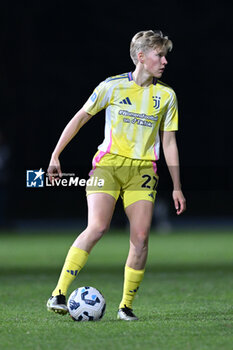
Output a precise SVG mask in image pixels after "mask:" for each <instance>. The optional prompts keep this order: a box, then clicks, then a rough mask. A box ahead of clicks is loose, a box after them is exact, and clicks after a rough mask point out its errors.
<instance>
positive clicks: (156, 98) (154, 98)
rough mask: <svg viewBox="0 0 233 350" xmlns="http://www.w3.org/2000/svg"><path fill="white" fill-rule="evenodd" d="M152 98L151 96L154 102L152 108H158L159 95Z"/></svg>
mask: <svg viewBox="0 0 233 350" xmlns="http://www.w3.org/2000/svg"><path fill="white" fill-rule="evenodd" d="M152 98H153V101H154V103H155V104H154V108H155V109H159V107H160V100H161V97H159V96H152Z"/></svg>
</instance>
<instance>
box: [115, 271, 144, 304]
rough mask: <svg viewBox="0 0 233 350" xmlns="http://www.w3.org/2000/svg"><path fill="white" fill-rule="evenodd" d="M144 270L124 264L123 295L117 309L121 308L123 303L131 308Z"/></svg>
mask: <svg viewBox="0 0 233 350" xmlns="http://www.w3.org/2000/svg"><path fill="white" fill-rule="evenodd" d="M144 272H145V270H134V269H132V268H131V267H129V266H127V265H125V278H124V287H123V296H122V300H121V303H120V306H119V309H121V308H123V307H124V306H125V305H126V306H127V307H129V308H130V309H132V302H133V299H134V297H135V294H136V293H137V291H138V288H139V285H140V283H141V281H142V279H143V276H144Z"/></svg>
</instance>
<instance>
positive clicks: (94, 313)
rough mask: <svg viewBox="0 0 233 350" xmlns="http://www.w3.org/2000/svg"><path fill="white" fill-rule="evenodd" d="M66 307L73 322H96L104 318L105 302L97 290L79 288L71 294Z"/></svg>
mask: <svg viewBox="0 0 233 350" xmlns="http://www.w3.org/2000/svg"><path fill="white" fill-rule="evenodd" d="M67 306H68V310H69V313H70V316H71V317H72V319H73V320H74V321H98V320H101V318H102V317H103V316H104V312H105V308H106V302H105V299H104V297H103V295H102V294H101V293H100V291H99V290H98V289H96V288H93V287H80V288H77V289H75V290H74V291H73V292H72V293H71V295H70V297H69V299H68V302H67Z"/></svg>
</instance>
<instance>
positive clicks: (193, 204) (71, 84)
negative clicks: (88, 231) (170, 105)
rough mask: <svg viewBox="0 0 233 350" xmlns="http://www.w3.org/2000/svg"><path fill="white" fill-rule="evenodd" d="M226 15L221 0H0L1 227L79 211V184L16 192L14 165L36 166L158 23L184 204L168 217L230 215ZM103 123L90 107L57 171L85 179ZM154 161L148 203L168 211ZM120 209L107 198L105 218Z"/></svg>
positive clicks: (82, 211)
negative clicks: (174, 110) (164, 41)
mask: <svg viewBox="0 0 233 350" xmlns="http://www.w3.org/2000/svg"><path fill="white" fill-rule="evenodd" d="M231 14H232V5H231V3H230V2H229V1H225V2H224V1H221V2H220V1H219V2H214V1H201V2H187V1H168V2H167V1H166V2H165V1H164V2H161V1H143V2H138V3H135V2H134V1H132V2H113V3H110V2H78V1H53V0H51V1H30V2H16V1H8V2H2V3H1V12H0V19H1V21H0V22H1V24H0V26H1V31H0V35H1V56H0V72H1V81H0V87H1V124H0V131H1V133H2V135H3V137H4V144H5V145H7V147H8V149H9V150H10V158H9V161H8V165H7V166H6V167H5V170H4V171H5V173H6V174H7V176H6V178H7V181H5V180H4V181H2V184H1V191H2V192H1V195H2V198H5V199H4V201H3V200H2V204H1V205H2V213H3V211H4V214H2V216H4V218H7V222H8V224H9V223H11V225H16V226H17V222H19V221H27V220H43V219H72V218H76V219H79V218H86V201H85V193H84V190H83V189H79V188H43V189H34V188H33V189H31V188H26V170H27V169H40V168H42V169H43V170H46V169H47V166H48V163H49V159H50V155H51V152H52V151H53V148H54V146H55V144H56V142H57V140H58V138H59V136H60V134H61V132H62V130H63V128H64V127H65V125H66V124H67V122H68V121H69V120H70V119H71V117H72V116H73V115H74V114H75V113H76V112H77V111H78V109H79V108H81V107H82V105H83V104H84V102H85V101H86V100H87V98H88V97H89V95H90V94H91V93H92V90H93V89H94V88H95V86H96V85H98V84H99V82H100V81H102V80H104V79H105V78H106V77H108V76H111V75H115V74H119V73H124V72H128V71H130V70H133V69H134V66H133V63H132V62H131V59H130V56H129V44H130V41H131V38H132V36H133V35H134V34H135V33H137V32H138V31H140V30H147V29H161V30H162V31H163V32H164V33H165V34H168V35H169V37H170V38H171V40H172V41H173V44H174V48H173V51H172V52H171V53H169V55H168V66H167V69H166V71H165V73H164V75H163V77H162V81H164V82H166V83H167V84H169V85H170V86H172V87H173V88H174V90H175V91H176V94H177V97H178V102H179V116H180V119H179V132H178V134H177V140H178V145H179V152H180V160H181V165H182V166H181V177H182V184H183V191H184V193H185V196H186V197H187V206H188V210H187V212H186V214H184V216H183V219H181V218H180V219H181V220H192V221H190V222H194V221H195V220H199V219H200V218H207V219H208V220H212V219H216V218H217V219H221V220H222V219H227V218H230V217H232V216H233V215H232V214H233V185H232V178H233V167H232V159H233V157H232V136H231V135H232V126H233V122H232V119H233V117H232V89H231V85H232V84H231V83H232V79H231V75H230V72H231V70H232V58H231V50H232V47H231V42H232V30H231V27H232V19H231ZM103 128H104V112H101V113H99V114H98V115H96V116H95V117H94V118H93V119H92V120H91V121H89V123H88V124H87V125H85V126H84V127H83V129H82V130H81V131H80V133H79V134H78V135H77V136H76V138H75V139H73V140H72V141H71V143H70V144H69V145H68V146H67V148H66V149H65V151H64V152H63V153H62V155H61V157H60V160H61V165H62V170H63V172H75V173H76V174H77V175H78V176H80V177H82V176H83V177H84V178H87V172H88V170H89V169H90V167H91V159H92V157H93V155H94V153H95V152H96V149H97V146H98V145H99V144H100V143H101V142H102V139H103ZM2 143H3V142H2ZM158 167H159V174H160V185H159V186H160V187H159V195H158V203H159V199H160V198H161V199H162V200H163V201H165V203H167V205H168V210H169V215H170V216H171V218H174V217H175V214H174V210H173V203H172V200H171V198H170V196H171V190H172V186H171V180H170V178H169V175H168V172H167V170H166V167H165V165H164V162H163V157H161V161H160V162H159V165H158ZM3 188H4V190H3ZM122 213H123V211H122V207H121V205H119V204H118V207H117V211H116V214H115V215H116V218H117V219H115V222H120V218H121V216H122Z"/></svg>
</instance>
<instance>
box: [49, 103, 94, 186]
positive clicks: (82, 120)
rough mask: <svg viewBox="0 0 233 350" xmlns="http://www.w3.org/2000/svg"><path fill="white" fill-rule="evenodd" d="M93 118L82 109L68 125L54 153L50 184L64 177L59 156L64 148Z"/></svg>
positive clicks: (51, 162)
mask: <svg viewBox="0 0 233 350" xmlns="http://www.w3.org/2000/svg"><path fill="white" fill-rule="evenodd" d="M91 117H92V115H91V114H89V113H87V112H85V110H84V109H83V108H81V109H80V110H79V111H78V112H77V113H76V114H75V115H74V117H73V118H72V119H71V120H70V121H69V123H68V124H67V125H66V127H65V129H64V130H63V132H62V134H61V136H60V138H59V140H58V143H57V145H56V147H55V149H54V151H53V153H52V156H51V159H50V162H49V167H48V170H47V172H48V174H49V181H50V182H51V181H52V178H54V177H57V176H59V177H62V171H61V166H60V161H59V156H60V154H61V152H62V151H63V150H64V148H65V147H66V146H67V145H68V143H69V142H70V141H71V140H72V139H73V137H74V136H75V135H76V134H77V132H78V131H79V130H80V128H81V127H82V126H83V125H84V124H86V123H87V122H88V120H89V119H90V118H91Z"/></svg>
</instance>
